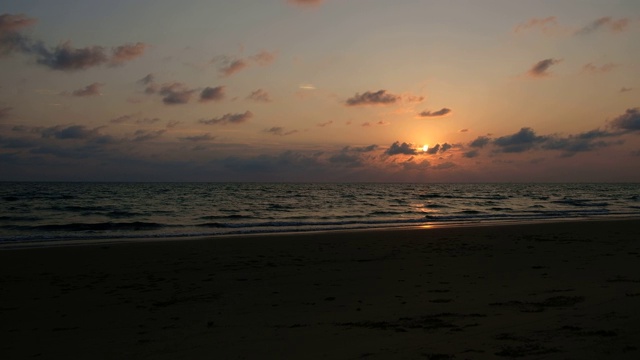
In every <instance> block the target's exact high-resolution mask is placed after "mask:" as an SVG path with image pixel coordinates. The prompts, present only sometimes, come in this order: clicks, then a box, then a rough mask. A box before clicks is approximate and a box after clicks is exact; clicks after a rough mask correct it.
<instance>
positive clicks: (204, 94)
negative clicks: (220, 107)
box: [200, 86, 224, 102]
mask: <svg viewBox="0 0 640 360" xmlns="http://www.w3.org/2000/svg"><path fill="white" fill-rule="evenodd" d="M222 99H224V86H216V87H206V88H204V90H202V91H201V92H200V102H209V101H220V100H222Z"/></svg>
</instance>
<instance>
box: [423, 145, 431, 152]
mask: <svg viewBox="0 0 640 360" xmlns="http://www.w3.org/2000/svg"><path fill="white" fill-rule="evenodd" d="M427 150H429V144H425V145H423V146H422V151H424V152H427Z"/></svg>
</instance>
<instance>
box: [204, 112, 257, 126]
mask: <svg viewBox="0 0 640 360" xmlns="http://www.w3.org/2000/svg"><path fill="white" fill-rule="evenodd" d="M252 117H253V113H252V112H251V111H245V112H244V113H242V114H240V113H238V114H231V113H229V114H224V115H222V116H220V117H217V118H213V119H209V120H204V119H201V120H199V121H198V122H199V123H201V124H207V125H227V124H242V123H244V122H247V121H249V119H251V118H252Z"/></svg>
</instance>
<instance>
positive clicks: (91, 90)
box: [71, 83, 104, 97]
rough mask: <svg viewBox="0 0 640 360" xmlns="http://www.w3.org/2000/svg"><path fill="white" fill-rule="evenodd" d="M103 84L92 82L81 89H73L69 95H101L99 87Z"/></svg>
mask: <svg viewBox="0 0 640 360" xmlns="http://www.w3.org/2000/svg"><path fill="white" fill-rule="evenodd" d="M103 86H104V84H101V83H93V84H90V85H87V86H85V87H84V88H82V89H78V90H74V91H73V92H72V93H71V95H73V96H79V97H85V96H96V95H102V94H101V93H100V88H102V87H103Z"/></svg>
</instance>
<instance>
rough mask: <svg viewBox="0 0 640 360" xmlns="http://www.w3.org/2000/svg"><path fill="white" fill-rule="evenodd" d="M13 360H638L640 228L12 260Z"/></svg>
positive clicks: (378, 236)
mask: <svg viewBox="0 0 640 360" xmlns="http://www.w3.org/2000/svg"><path fill="white" fill-rule="evenodd" d="M0 358H1V359H22V358H37V359H52V358H61V359H103V358H105V359H140V358H144V359H236V358H246V359H269V358H273V359H318V358H326V359H359V358H366V359H416V358H417V359H420V358H424V359H495V358H505V359H509V358H524V359H539V358H540V359H541V358H544V359H547V358H549V359H639V358H640V220H621V221H597V222H594V221H592V222H566V223H547V224H529V225H503V226H482V227H464V228H441V229H405V230H382V231H366V232H364V231H363V232H335V233H319V234H304V235H273V236H246V237H231V238H217V239H206V240H186V241H158V242H145V243H122V244H110V245H91V246H68V247H57V248H39V249H22V250H3V251H0Z"/></svg>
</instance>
